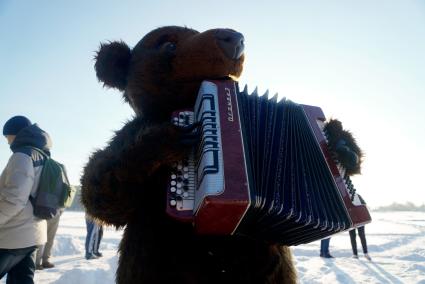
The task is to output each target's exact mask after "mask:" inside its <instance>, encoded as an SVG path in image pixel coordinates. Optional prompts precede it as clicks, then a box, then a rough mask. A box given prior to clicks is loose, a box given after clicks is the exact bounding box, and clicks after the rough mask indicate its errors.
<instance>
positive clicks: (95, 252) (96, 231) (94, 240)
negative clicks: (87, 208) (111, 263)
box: [86, 214, 103, 259]
mask: <svg viewBox="0 0 425 284" xmlns="http://www.w3.org/2000/svg"><path fill="white" fill-rule="evenodd" d="M86 227H87V236H86V259H96V258H98V257H102V253H101V252H99V246H100V241H101V240H102V236H103V226H102V225H99V224H98V223H96V222H95V221H94V220H93V219H92V218H91V217H90V216H87V214H86Z"/></svg>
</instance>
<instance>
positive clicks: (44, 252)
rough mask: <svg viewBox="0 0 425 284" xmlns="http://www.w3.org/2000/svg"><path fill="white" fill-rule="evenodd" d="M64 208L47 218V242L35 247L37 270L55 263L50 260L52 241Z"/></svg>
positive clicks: (50, 266)
mask: <svg viewBox="0 0 425 284" xmlns="http://www.w3.org/2000/svg"><path fill="white" fill-rule="evenodd" d="M63 211H64V209H61V210H60V212H59V214H57V215H56V216H55V217H53V218H52V219H49V220H47V242H46V244H45V245H41V246H39V247H38V248H37V254H36V258H35V268H36V269H37V270H43V269H45V268H52V267H55V265H54V264H53V263H52V262H51V261H50V257H51V255H52V253H51V251H52V247H53V242H54V240H55V236H56V232H57V230H58V226H59V219H60V217H61V215H62V213H63Z"/></svg>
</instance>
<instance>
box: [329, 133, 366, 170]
mask: <svg viewBox="0 0 425 284" xmlns="http://www.w3.org/2000/svg"><path fill="white" fill-rule="evenodd" d="M335 152H336V154H337V156H338V157H337V159H338V161H339V162H340V163H341V164H342V165H343V166H344V168H346V169H349V170H351V169H355V168H357V167H358V166H359V163H360V158H359V156H358V155H357V154H356V153H355V152H354V151H353V150H351V149H350V148H349V147H348V146H347V142H346V141H345V140H344V139H340V140H339V141H338V142H337V143H336V146H335Z"/></svg>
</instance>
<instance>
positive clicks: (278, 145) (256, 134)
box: [167, 80, 371, 245]
mask: <svg viewBox="0 0 425 284" xmlns="http://www.w3.org/2000/svg"><path fill="white" fill-rule="evenodd" d="M173 121H174V123H175V124H177V125H188V124H191V123H194V122H200V123H201V127H200V130H201V143H200V145H199V146H198V147H197V148H196V149H193V151H192V153H191V155H190V156H189V157H188V158H187V160H185V161H181V162H180V163H177V164H176V165H175V167H174V168H173V172H172V174H171V177H170V185H169V188H168V191H167V193H168V194H167V213H168V214H169V215H170V216H171V217H173V218H176V219H179V220H182V221H188V222H192V223H193V224H194V227H195V230H196V231H197V232H198V233H199V234H210V235H230V234H238V235H245V236H248V237H252V238H258V239H263V240H266V241H270V242H276V243H280V244H283V245H298V244H303V243H308V242H311V241H315V240H318V239H322V238H324V237H327V236H330V235H332V234H335V233H338V232H342V231H345V230H348V229H351V228H353V227H357V226H360V225H363V224H366V223H368V222H370V221H371V218H370V214H369V212H368V210H367V207H366V206H365V205H363V204H354V203H355V202H353V201H352V200H354V197H355V194H356V193H355V190H354V188H353V185H352V183H351V181H350V179H349V177H348V176H347V175H345V172H344V169H343V168H342V167H341V166H340V165H339V164H338V162H337V161H335V160H334V158H333V157H332V156H331V155H330V152H329V151H328V148H327V144H326V134H325V133H323V131H322V129H323V125H324V121H325V117H324V115H323V112H322V111H321V109H320V108H318V107H313V106H306V105H300V104H296V103H294V102H291V101H289V100H286V99H281V100H278V98H277V96H274V97H273V98H269V97H268V96H267V95H264V96H258V94H257V93H256V92H254V93H253V94H251V95H249V94H248V92H247V90H246V88H245V90H243V91H239V89H238V86H237V84H236V83H235V82H233V81H230V80H229V81H204V82H203V84H202V85H201V88H200V91H199V94H198V98H197V101H196V104H195V106H194V109H193V110H181V111H176V112H175V113H174V114H173Z"/></svg>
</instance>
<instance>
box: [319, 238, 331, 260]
mask: <svg viewBox="0 0 425 284" xmlns="http://www.w3.org/2000/svg"><path fill="white" fill-rule="evenodd" d="M330 241H331V238H327V239H323V240H321V241H320V257H324V258H333V256H332V255H331V254H330V253H329V243H330Z"/></svg>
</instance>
